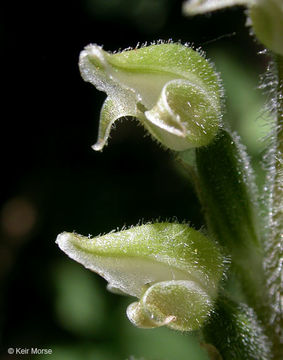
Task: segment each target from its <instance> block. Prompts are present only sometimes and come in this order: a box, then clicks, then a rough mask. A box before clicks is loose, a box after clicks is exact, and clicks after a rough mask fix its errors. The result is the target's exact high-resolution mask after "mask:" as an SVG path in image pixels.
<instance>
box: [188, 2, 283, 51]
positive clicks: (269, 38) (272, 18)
mask: <svg viewBox="0 0 283 360" xmlns="http://www.w3.org/2000/svg"><path fill="white" fill-rule="evenodd" d="M234 5H246V6H247V7H248V10H249V21H248V24H249V25H251V26H252V28H253V31H254V33H255V35H256V36H257V37H258V39H259V40H260V41H261V42H262V43H263V44H264V45H265V46H266V47H268V48H269V49H270V50H272V51H274V52H275V53H277V54H281V55H283V1H282V0H188V1H186V2H185V3H184V7H183V9H184V12H185V13H186V14H188V15H196V14H202V13H206V12H210V11H214V10H218V9H221V8H224V7H228V6H234Z"/></svg>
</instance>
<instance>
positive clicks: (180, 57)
mask: <svg viewBox="0 0 283 360" xmlns="http://www.w3.org/2000/svg"><path fill="white" fill-rule="evenodd" d="M79 66H80V70H81V74H82V77H83V78H84V80H85V81H88V82H91V83H92V84H93V85H95V86H96V88H97V89H98V90H100V91H104V92H105V93H106V94H107V95H108V97H107V99H106V101H105V103H104V105H103V108H102V111H101V117H100V128H99V136H98V141H97V143H96V144H95V145H94V146H93V148H94V150H101V149H102V148H103V146H104V145H105V143H106V142H107V139H108V137H109V134H110V130H111V127H112V125H113V123H114V122H115V121H116V120H117V119H119V118H121V117H125V116H133V117H135V118H137V119H139V120H140V121H141V123H142V124H143V125H144V126H145V128H146V129H147V130H148V131H149V132H150V133H151V135H152V136H153V137H154V138H155V139H157V140H158V141H159V142H160V143H161V144H162V145H164V146H165V147H168V148H170V149H173V150H177V151H180V150H184V149H186V148H189V147H195V146H202V145H205V144H206V143H208V142H209V141H210V140H211V138H212V137H214V136H215V134H216V132H217V130H218V127H219V125H220V124H219V123H220V118H221V111H220V101H219V99H220V93H221V90H220V85H219V79H218V74H216V73H215V71H214V70H213V68H212V66H211V65H210V64H209V63H208V62H207V61H206V60H205V59H204V58H203V57H202V56H201V55H200V54H199V53H198V52H196V51H194V50H192V49H190V48H188V47H187V46H183V45H180V44H173V43H169V44H159V45H151V46H148V47H143V48H139V49H136V50H127V51H123V52H121V53H116V54H115V53H114V54H110V53H107V52H106V51H104V50H103V49H102V47H100V46H98V45H89V46H87V47H86V48H85V50H84V51H82V53H81V55H80V61H79ZM182 88H183V89H184V90H183V95H185V97H184V96H183V98H184V99H183V100H184V102H183V103H182V104H180V101H179V100H178V99H177V95H178V96H179V98H182V96H181V97H180V95H182V92H180V89H182ZM196 90H197V93H199V94H204V95H205V96H203V97H199V104H197V107H195V108H193V109H187V114H186V113H182V110H181V109H182V108H184V107H186V106H187V105H188V104H190V103H191V102H192V103H193V102H195V101H194V99H195V98H196V96H195V94H196ZM191 97H192V99H191ZM205 108H209V110H210V112H209V114H210V115H209V116H208V112H207V113H205V116H207V117H208V119H205V118H203V116H202V115H201V110H202V109H205ZM180 113H182V114H180ZM206 120H207V121H206ZM198 139H199V142H198Z"/></svg>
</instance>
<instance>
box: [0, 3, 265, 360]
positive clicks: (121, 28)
mask: <svg viewBox="0 0 283 360" xmlns="http://www.w3.org/2000/svg"><path fill="white" fill-rule="evenodd" d="M181 4H182V1H177V0H135V1H134V0H82V1H79V0H77V1H38V2H34V3H33V2H13V1H11V2H9V3H8V4H6V8H5V9H3V11H1V25H0V33H1V44H2V46H1V49H2V64H3V65H2V75H1V79H2V81H1V85H2V86H3V91H2V95H1V97H2V122H1V124H2V139H1V155H2V156H1V168H2V169H1V170H2V171H1V179H2V186H1V188H2V191H1V208H0V216H1V217H0V221H1V223H0V226H1V228H0V234H1V244H0V277H1V290H2V291H1V303H0V304H1V334H0V335H1V343H0V345H1V351H2V352H1V354H2V355H0V356H1V359H15V358H22V356H20V357H17V356H14V355H8V354H7V349H8V348H9V347H13V348H15V347H21V348H30V347H38V348H51V349H52V350H53V354H52V355H46V356H42V357H38V358H40V359H41V358H44V359H45V358H46V359H50V360H51V359H52V360H55V359H56V360H57V359H58V360H65V359H66V360H67V359H68V360H73V359H76V360H77V359H93V360H116V359H126V358H127V357H129V356H130V355H135V356H137V357H141V356H145V357H146V358H147V359H154V360H158V359H164V360H175V359H178V360H183V359H187V360H188V359H193V360H196V359H201V357H200V355H199V354H200V350H199V349H198V347H197V345H196V343H195V341H194V340H193V339H192V337H190V336H187V335H185V334H179V333H176V332H173V331H169V330H167V329H159V330H139V329H135V328H134V327H133V326H132V325H131V324H129V323H128V321H127V319H126V316H125V309H126V306H127V304H128V303H129V302H130V299H125V298H122V297H119V296H116V295H112V294H109V293H107V291H106V289H105V282H104V280H103V279H100V278H99V277H98V276H97V275H95V274H91V273H90V272H88V271H86V270H84V269H83V268H82V267H81V266H80V265H79V264H76V263H74V262H73V261H71V260H69V259H68V258H67V257H66V256H65V255H64V254H63V253H62V252H61V251H60V250H59V249H58V248H57V246H56V245H55V239H56V236H57V234H58V233H60V232H62V231H64V230H66V231H73V230H75V231H76V232H78V233H81V234H85V235H88V234H92V235H97V234H99V233H104V232H108V231H110V230H112V229H114V228H116V227H122V226H123V225H131V224H137V223H138V222H139V220H141V219H143V220H144V221H148V220H152V219H156V218H159V219H160V220H165V219H172V218H174V217H177V219H178V220H180V221H183V220H186V221H190V222H191V223H192V225H193V226H195V227H196V228H199V227H201V226H202V214H201V211H200V209H199V206H198V202H197V199H196V197H195V195H194V193H193V191H192V187H191V186H190V184H189V182H188V180H187V179H186V177H185V176H184V173H183V172H182V171H181V170H180V168H179V167H178V166H177V165H176V164H175V163H174V161H173V156H172V154H171V153H170V152H164V151H163V150H162V149H161V148H160V147H159V146H158V145H157V144H156V143H154V142H152V141H151V139H150V137H148V136H147V137H145V132H144V130H143V129H142V128H141V127H138V126H137V124H136V122H134V121H128V122H127V121H122V122H120V123H119V124H118V125H117V129H116V130H114V131H113V133H112V138H111V140H110V141H109V146H108V147H106V148H105V150H104V151H103V153H95V152H94V151H93V150H92V149H91V145H92V144H93V143H94V142H95V141H96V136H97V128H98V118H99V112H100V108H101V105H102V103H103V100H104V98H105V95H104V94H102V93H100V92H98V91H96V90H95V88H94V87H92V86H91V85H90V84H87V83H84V82H83V80H82V79H81V77H80V74H79V70H78V65H77V62H78V56H79V52H80V51H81V50H82V49H83V47H84V46H85V45H87V44H89V43H97V44H99V45H104V49H105V50H110V51H114V50H118V49H123V48H126V47H128V46H133V47H135V46H136V44H137V43H144V42H145V41H147V42H149V43H150V42H151V41H153V40H158V39H164V40H168V39H170V38H171V39H173V40H174V41H178V40H181V41H182V42H189V43H192V44H193V45H194V46H195V47H196V48H198V47H202V49H203V50H205V51H206V52H207V54H208V56H209V57H210V58H211V60H212V61H214V62H215V63H216V68H217V70H218V71H222V73H223V78H224V85H225V87H226V89H227V92H226V97H225V99H226V105H227V108H228V111H227V114H229V116H226V118H227V121H228V120H229V121H232V122H233V124H234V126H235V128H238V129H239V131H240V132H241V133H242V134H243V136H244V140H245V142H246V144H247V145H248V146H249V151H250V154H251V155H253V159H254V160H256V159H257V158H258V157H259V156H260V151H261V150H262V145H260V144H259V143H258V135H259V133H260V132H261V130H262V118H263V113H260V112H259V111H260V110H259V109H260V108H261V105H262V103H263V100H262V98H261V96H260V94H259V92H258V91H257V90H256V85H257V76H258V73H260V72H263V69H264V67H265V59H264V57H263V56H259V57H257V55H256V53H257V52H258V51H259V50H260V49H261V47H260V46H259V45H258V44H256V42H255V41H254V40H253V39H252V38H251V37H249V35H248V29H247V28H245V26H244V25H245V15H244V12H243V9H241V8H238V9H230V10H227V11H220V12H218V13H215V14H212V15H211V16H208V15H205V16H202V17H200V16H198V17H195V18H185V17H183V16H182V14H181ZM255 126H256V127H257V129H259V130H256V131H255V130H254V127H255ZM263 132H265V129H264V130H263ZM29 357H30V356H29V355H26V356H25V357H24V358H25V359H27V358H29ZM33 358H35V357H33Z"/></svg>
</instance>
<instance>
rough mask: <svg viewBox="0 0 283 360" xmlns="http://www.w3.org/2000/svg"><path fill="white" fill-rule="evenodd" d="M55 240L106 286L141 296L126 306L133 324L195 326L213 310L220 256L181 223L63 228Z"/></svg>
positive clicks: (212, 243) (202, 237)
mask: <svg viewBox="0 0 283 360" xmlns="http://www.w3.org/2000/svg"><path fill="white" fill-rule="evenodd" d="M56 242H57V244H58V245H59V247H60V248H61V249H62V250H63V251H64V252H65V253H66V254H67V255H68V256H70V257H71V258H72V259H74V260H76V261H78V262H79V263H81V264H83V265H84V266H85V267H86V268H89V269H90V270H92V271H94V272H96V273H98V274H99V275H101V276H102V277H104V278H105V279H106V280H107V282H108V286H107V288H108V290H110V291H113V292H115V293H120V294H128V295H131V296H135V297H137V298H139V299H140V300H139V302H134V303H133V304H131V305H130V306H129V307H128V309H127V315H128V317H129V319H130V320H131V321H132V322H133V323H134V324H135V325H136V326H139V327H143V328H151V327H157V326H162V325H167V326H169V327H171V328H173V329H178V330H182V331H189V330H195V329H197V328H199V327H200V326H201V325H202V324H203V323H204V321H205V320H206V319H207V317H208V316H209V314H210V313H211V311H212V307H213V301H214V299H215V297H216V295H217V292H218V285H219V281H220V279H221V277H222V274H223V258H222V255H221V253H220V251H219V249H218V246H217V245H216V244H215V243H214V242H213V241H211V240H210V239H208V238H207V237H206V236H204V235H203V234H201V233H200V232H198V231H196V230H194V229H192V228H190V227H189V226H187V225H185V224H175V223H156V224H148V225H142V226H137V227H132V228H130V229H128V230H123V231H120V232H116V233H110V234H107V235H103V236H98V237H95V238H88V237H84V236H81V235H77V234H74V233H62V234H60V235H59V236H58V237H57V241H56Z"/></svg>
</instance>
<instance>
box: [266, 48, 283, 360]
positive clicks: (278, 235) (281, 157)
mask: <svg viewBox="0 0 283 360" xmlns="http://www.w3.org/2000/svg"><path fill="white" fill-rule="evenodd" d="M275 65H276V69H275V70H276V82H275V86H276V89H275V104H276V109H275V110H276V124H275V129H274V139H273V144H274V158H273V160H272V164H271V173H272V174H273V179H272V180H273V182H272V185H271V186H272V189H271V202H270V206H271V211H270V213H269V214H270V217H269V229H270V232H269V234H268V242H267V249H266V273H267V286H268V290H269V295H270V306H271V309H272V310H271V313H272V316H271V317H270V321H269V326H270V331H271V336H272V338H273V345H274V347H273V354H274V357H273V359H274V360H279V359H282V358H283V301H282V299H283V259H282V253H283V57H282V56H280V55H275ZM272 155H273V154H272Z"/></svg>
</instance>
